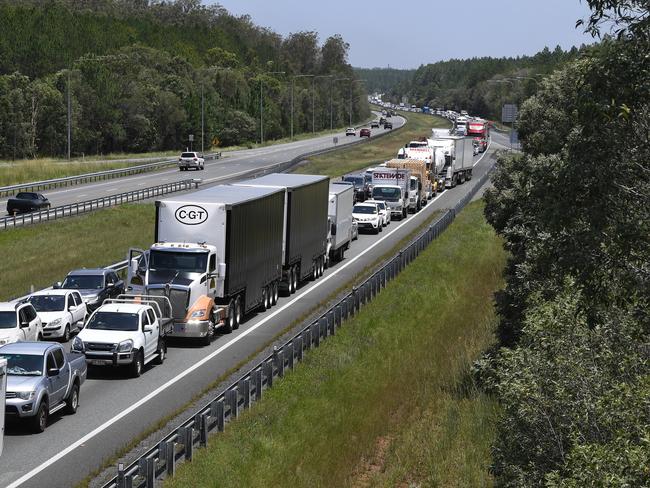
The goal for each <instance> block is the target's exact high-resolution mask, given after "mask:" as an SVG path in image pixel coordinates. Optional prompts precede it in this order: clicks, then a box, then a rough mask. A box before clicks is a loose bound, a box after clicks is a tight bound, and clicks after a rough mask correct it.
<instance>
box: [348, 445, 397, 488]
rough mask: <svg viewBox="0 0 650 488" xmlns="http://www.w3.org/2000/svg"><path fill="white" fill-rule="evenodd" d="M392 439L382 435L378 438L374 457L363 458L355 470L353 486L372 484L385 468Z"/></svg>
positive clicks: (363, 486) (362, 486)
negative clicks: (376, 475)
mask: <svg viewBox="0 0 650 488" xmlns="http://www.w3.org/2000/svg"><path fill="white" fill-rule="evenodd" d="M391 441H392V439H391V438H390V437H380V438H379V439H377V442H376V443H375V452H374V453H373V456H372V459H365V458H363V459H362V460H361V462H360V463H359V466H358V467H357V469H356V470H355V474H354V476H353V478H352V487H353V488H367V487H369V486H371V484H372V479H373V477H374V475H375V474H377V473H381V472H382V471H383V470H384V466H385V464H386V454H387V453H388V448H389V447H390V443H391Z"/></svg>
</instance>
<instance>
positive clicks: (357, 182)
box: [343, 176, 363, 187]
mask: <svg viewBox="0 0 650 488" xmlns="http://www.w3.org/2000/svg"><path fill="white" fill-rule="evenodd" d="M343 181H349V182H350V183H352V184H353V185H354V186H356V187H359V186H362V185H363V178H362V177H361V176H344V177H343Z"/></svg>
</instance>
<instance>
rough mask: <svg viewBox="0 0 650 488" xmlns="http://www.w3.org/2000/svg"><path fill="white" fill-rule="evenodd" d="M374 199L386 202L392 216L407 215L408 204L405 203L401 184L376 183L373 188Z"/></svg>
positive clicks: (400, 217)
mask: <svg viewBox="0 0 650 488" xmlns="http://www.w3.org/2000/svg"><path fill="white" fill-rule="evenodd" d="M372 199H373V200H379V201H383V202H386V206H387V207H388V210H389V211H390V215H391V218H392V217H399V219H400V220H401V219H403V218H405V217H406V211H407V206H406V205H404V193H403V191H402V187H400V186H399V185H383V184H382V185H375V186H374V188H373V189H372Z"/></svg>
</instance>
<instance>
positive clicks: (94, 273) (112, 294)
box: [54, 268, 124, 312]
mask: <svg viewBox="0 0 650 488" xmlns="http://www.w3.org/2000/svg"><path fill="white" fill-rule="evenodd" d="M54 287H55V288H63V289H66V290H78V291H79V293H80V294H81V298H83V301H84V302H86V306H87V307H88V312H93V311H94V310H96V309H97V308H99V307H100V306H101V305H102V303H104V300H106V299H107V298H116V297H117V296H118V295H121V294H123V293H124V281H123V280H121V279H120V277H119V276H117V273H116V272H115V271H113V270H112V269H104V268H95V269H77V270H74V271H70V272H69V273H68V276H66V277H65V280H63V283H60V282H59V283H57V284H56V285H54Z"/></svg>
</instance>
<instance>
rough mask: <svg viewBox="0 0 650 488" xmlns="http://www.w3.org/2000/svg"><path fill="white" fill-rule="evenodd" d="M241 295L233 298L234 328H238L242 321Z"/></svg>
mask: <svg viewBox="0 0 650 488" xmlns="http://www.w3.org/2000/svg"><path fill="white" fill-rule="evenodd" d="M240 297H241V296H238V297H237V298H236V299H235V329H239V326H240V324H241V323H242V310H241V298H240Z"/></svg>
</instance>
